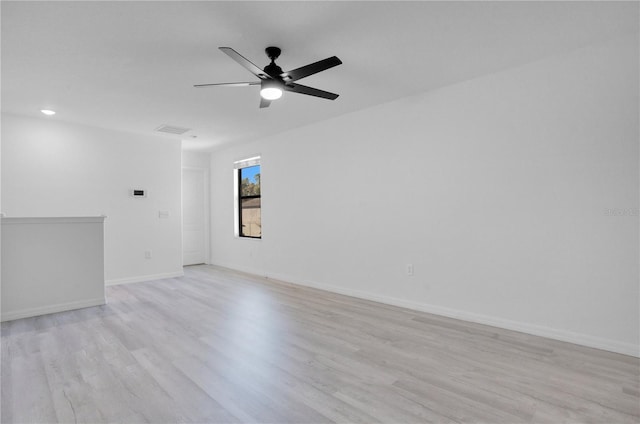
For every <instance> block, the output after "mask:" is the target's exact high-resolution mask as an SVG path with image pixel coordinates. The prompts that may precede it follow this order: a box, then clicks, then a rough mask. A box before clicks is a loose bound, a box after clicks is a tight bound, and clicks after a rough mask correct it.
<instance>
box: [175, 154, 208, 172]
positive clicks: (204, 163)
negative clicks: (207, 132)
mask: <svg viewBox="0 0 640 424" xmlns="http://www.w3.org/2000/svg"><path fill="white" fill-rule="evenodd" d="M209 166H211V153H209V152H197V151H196V152H194V151H188V150H187V151H185V150H183V151H182V167H183V168H198V169H209Z"/></svg>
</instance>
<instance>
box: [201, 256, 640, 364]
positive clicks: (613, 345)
mask: <svg viewBox="0 0 640 424" xmlns="http://www.w3.org/2000/svg"><path fill="white" fill-rule="evenodd" d="M212 265H215V266H220V267H224V268H229V269H232V270H238V271H241V272H246V273H249V274H254V275H256V276H262V277H266V278H270V279H274V280H279V281H282V282H285V283H287V284H293V285H299V286H306V287H312V288H315V289H319V290H325V291H328V292H332V293H338V294H343V295H346V296H351V297H356V298H358V299H364V300H371V301H373V302H378V303H384V304H386V305H392V306H399V307H401V308H407V309H411V310H414V311H420V312H427V313H430V314H434V315H440V316H445V317H449V318H455V319H459V320H463V321H468V322H474V323H477V324H484V325H490V326H492V327H498V328H503V329H506V330H513V331H519V332H521V333H527V334H531V335H534V336H541V337H546V338H549V339H554V340H559V341H563V342H568V343H574V344H577V345H581V346H587V347H592V348H595V349H600V350H606V351H609V352H615V353H621V354H623V355H629V356H635V357H640V346H638V345H634V344H632V343H624V342H620V341H617V340H610V339H604V338H600V337H594V336H590V335H588V334H582V333H575V332H572V331H567V330H560V329H555V328H550V327H544V326H540V325H536V324H530V323H526V322H519V321H511V320H507V319H503V318H499V317H494V316H489V315H482V314H476V313H473V312H467V311H461V310H456V309H451V308H446V307H442V306H437V305H430V304H428V303H422V302H416V301H412V300H406V299H400V298H395V297H390V296H382V295H378V294H374V293H368V292H364V291H360V290H352V289H346V288H343V287H338V286H332V285H328V284H319V283H316V282H314V281H309V280H301V279H294V278H291V277H289V276H287V275H284V274H269V275H262V274H261V273H260V272H259V271H257V270H252V269H247V268H243V267H236V266H228V265H225V264H212ZM294 281H295V282H294Z"/></svg>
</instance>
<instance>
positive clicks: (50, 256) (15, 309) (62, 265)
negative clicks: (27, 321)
mask: <svg viewBox="0 0 640 424" xmlns="http://www.w3.org/2000/svg"><path fill="white" fill-rule="evenodd" d="M0 227H2V245H3V249H2V262H3V266H2V272H0V274H1V275H2V280H3V286H2V314H1V317H2V321H8V320H13V319H19V318H26V317H32V316H37V315H43V314H50V313H54V312H61V311H68V310H72V309H79V308H86V307H88V306H95V305H103V304H104V303H105V297H104V217H81V218H2V225H1V226H0Z"/></svg>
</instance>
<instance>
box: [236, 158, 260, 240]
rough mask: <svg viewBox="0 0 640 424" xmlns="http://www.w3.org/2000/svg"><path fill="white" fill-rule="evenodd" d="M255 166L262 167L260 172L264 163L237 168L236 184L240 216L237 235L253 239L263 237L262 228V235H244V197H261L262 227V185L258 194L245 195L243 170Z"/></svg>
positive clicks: (238, 215) (238, 216)
mask: <svg viewBox="0 0 640 424" xmlns="http://www.w3.org/2000/svg"><path fill="white" fill-rule="evenodd" d="M253 166H259V167H260V172H262V164H261V163H257V164H254V165H249V166H244V167H239V168H237V169H236V173H237V176H236V184H237V191H236V195H237V197H238V203H237V204H236V206H237V209H238V211H237V215H236V216H237V218H238V226H237V228H236V231H237V235H238V237H239V238H245V239H253V240H261V239H262V230H261V231H260V235H259V236H247V235H244V232H243V231H242V201H243V200H244V199H260V224H261V225H260V227H262V187H261V188H260V194H257V195H255V194H254V195H250V196H243V195H242V170H243V169H247V168H251V167H253ZM260 181H261V182H262V178H261V179H260Z"/></svg>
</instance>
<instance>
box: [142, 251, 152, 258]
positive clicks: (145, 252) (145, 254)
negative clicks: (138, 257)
mask: <svg viewBox="0 0 640 424" xmlns="http://www.w3.org/2000/svg"><path fill="white" fill-rule="evenodd" d="M152 256H153V254H152V253H151V250H145V251H144V257H145V259H151V257H152Z"/></svg>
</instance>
